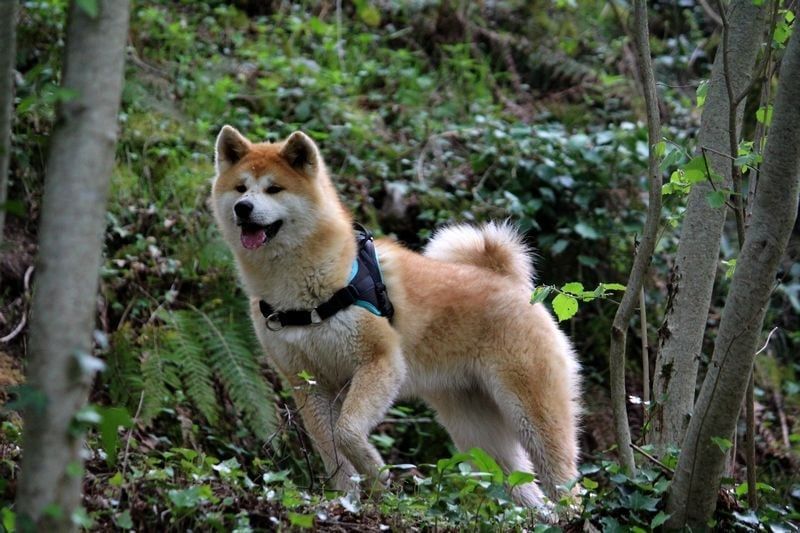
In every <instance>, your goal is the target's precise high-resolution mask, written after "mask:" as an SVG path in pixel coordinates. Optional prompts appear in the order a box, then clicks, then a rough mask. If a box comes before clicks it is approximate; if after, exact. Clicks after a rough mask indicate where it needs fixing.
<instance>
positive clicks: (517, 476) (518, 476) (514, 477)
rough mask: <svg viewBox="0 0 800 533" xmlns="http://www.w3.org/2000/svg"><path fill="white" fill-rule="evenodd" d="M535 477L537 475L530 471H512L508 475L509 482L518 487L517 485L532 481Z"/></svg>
mask: <svg viewBox="0 0 800 533" xmlns="http://www.w3.org/2000/svg"><path fill="white" fill-rule="evenodd" d="M534 479H536V476H534V475H533V474H530V473H528V472H519V471H515V472H511V473H510V474H509V475H508V484H509V485H511V486H512V487H516V486H517V485H524V484H525V483H530V482H532V481H533V480H534Z"/></svg>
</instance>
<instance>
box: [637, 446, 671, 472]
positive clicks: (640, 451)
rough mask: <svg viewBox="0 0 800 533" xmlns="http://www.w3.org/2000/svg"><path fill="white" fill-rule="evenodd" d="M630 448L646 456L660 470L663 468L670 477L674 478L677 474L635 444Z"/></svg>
mask: <svg viewBox="0 0 800 533" xmlns="http://www.w3.org/2000/svg"><path fill="white" fill-rule="evenodd" d="M630 446H631V448H633V449H634V450H636V451H637V452H639V453H640V454H642V455H644V456H645V457H646V458H647V459H649V460H650V461H652V462H653V464H655V465H656V466H658V467H660V468H661V470H663V471H664V472H666V473H667V474H669V475H670V477H672V475H673V474H674V473H675V470H673V469H671V468H670V467H668V466H667V465H665V464H664V463H662V462H661V461H659V460H658V459H656V458H655V457H653V456H652V455H650V454H649V453H647V452H646V451H644V450H643V449H642V448H640V447H639V446H637V445H635V444H634V443H632V442H631V443H630Z"/></svg>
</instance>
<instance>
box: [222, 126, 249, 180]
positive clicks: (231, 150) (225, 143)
mask: <svg viewBox="0 0 800 533" xmlns="http://www.w3.org/2000/svg"><path fill="white" fill-rule="evenodd" d="M249 151H250V141H248V140H247V139H245V137H244V135H242V134H241V133H239V131H238V130H237V129H236V128H234V127H233V126H228V125H225V126H222V130H220V132H219V135H217V145H216V148H215V149H214V163H215V165H216V167H217V174H222V173H223V172H225V171H226V170H228V169H229V168H231V167H232V166H233V165H235V164H236V163H238V162H239V160H240V159H241V158H243V157H244V156H245V155H247V152H249Z"/></svg>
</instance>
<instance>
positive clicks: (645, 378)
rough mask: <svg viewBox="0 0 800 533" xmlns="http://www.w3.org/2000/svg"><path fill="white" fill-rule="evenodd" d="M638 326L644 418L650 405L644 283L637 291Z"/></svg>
mask: <svg viewBox="0 0 800 533" xmlns="http://www.w3.org/2000/svg"><path fill="white" fill-rule="evenodd" d="M639 326H640V328H641V331H642V333H641V337H642V400H643V401H642V408H643V409H644V416H645V419H646V418H647V406H648V405H650V353H649V351H648V349H647V309H646V308H645V298H644V283H643V284H642V289H641V290H640V291H639Z"/></svg>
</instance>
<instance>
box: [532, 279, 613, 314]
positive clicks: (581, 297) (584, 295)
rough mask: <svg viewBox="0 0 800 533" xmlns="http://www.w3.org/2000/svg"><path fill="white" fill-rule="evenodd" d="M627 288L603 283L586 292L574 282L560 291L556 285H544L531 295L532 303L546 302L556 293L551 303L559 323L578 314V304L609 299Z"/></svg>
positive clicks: (580, 284)
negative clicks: (613, 294)
mask: <svg viewBox="0 0 800 533" xmlns="http://www.w3.org/2000/svg"><path fill="white" fill-rule="evenodd" d="M624 290H625V286H624V285H621V284H619V283H601V284H599V285H598V286H597V288H596V289H594V290H592V291H586V290H584V288H583V283H580V282H578V281H573V282H570V283H567V284H566V285H564V286H563V287H561V288H560V289H558V288H556V287H555V286H554V285H544V286H540V287H535V288H534V289H533V294H532V295H531V303H532V304H535V303H541V302H544V301H545V300H546V299H547V297H548V296H549V295H550V293H552V292H556V293H557V294H556V296H555V298H553V301H552V302H551V304H552V306H553V312H555V314H556V316H557V317H558V320H559V322H561V321H564V320H568V319H570V318H572V317H573V316H575V313H577V312H578V302H579V301H581V302H591V301H593V300H596V299H598V298H601V299H602V298H609V296H608V295H609V294H610V293H612V292H614V291H624Z"/></svg>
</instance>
